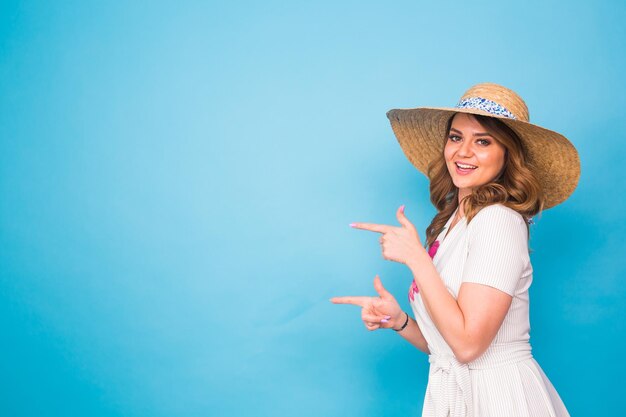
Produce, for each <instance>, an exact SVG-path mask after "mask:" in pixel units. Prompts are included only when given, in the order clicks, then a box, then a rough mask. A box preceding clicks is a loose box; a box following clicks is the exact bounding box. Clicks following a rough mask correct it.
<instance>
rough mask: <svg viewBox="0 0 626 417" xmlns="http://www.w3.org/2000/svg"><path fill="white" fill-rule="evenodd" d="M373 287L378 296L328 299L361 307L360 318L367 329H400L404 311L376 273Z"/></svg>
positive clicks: (335, 302)
mask: <svg viewBox="0 0 626 417" xmlns="http://www.w3.org/2000/svg"><path fill="white" fill-rule="evenodd" d="M374 288H375V289H376V292H377V293H378V297H333V298H331V299H330V301H331V302H332V303H334V304H352V305H355V306H359V307H361V319H362V320H363V323H364V324H365V327H366V328H367V329H368V330H376V329H380V328H383V329H390V328H393V329H400V327H402V325H403V324H404V321H405V317H404V313H403V311H402V309H401V308H400V305H399V304H398V302H397V301H396V299H395V298H394V297H393V295H391V293H390V292H389V291H387V290H386V289H385V287H383V283H382V282H381V281H380V278H379V277H378V275H376V277H375V278H374Z"/></svg>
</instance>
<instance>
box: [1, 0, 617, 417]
mask: <svg viewBox="0 0 626 417" xmlns="http://www.w3.org/2000/svg"><path fill="white" fill-rule="evenodd" d="M221 3H222V4H218V3H217V2H202V1H196V2H193V1H192V2H184V3H183V2H174V1H172V2H166V1H161V2H126V1H125V2H117V3H113V2H87V1H59V2H50V1H30V2H18V1H9V0H4V1H2V2H1V3H0V147H1V148H0V330H1V342H0V375H1V378H0V381H1V382H0V383H1V384H2V386H1V387H0V415H2V416H150V417H158V416H180V417H184V416H292V415H296V413H297V414H298V415H301V416H408V415H420V413H421V407H422V401H423V395H424V390H425V387H426V382H427V374H428V362H427V357H426V356H425V355H424V354H422V353H421V352H419V351H417V350H415V349H414V348H413V347H412V346H410V345H409V344H408V343H406V342H404V341H403V340H402V339H401V338H399V337H398V336H397V335H396V334H394V333H393V332H389V331H379V332H373V333H370V332H368V331H366V330H365V328H364V327H363V326H362V323H361V321H360V314H359V311H358V308H356V307H351V306H335V305H332V304H330V303H329V302H328V298H329V297H331V296H334V295H350V294H352V295H366V294H374V290H373V288H372V279H373V278H374V275H375V274H380V276H381V277H382V280H383V282H384V283H385V285H386V286H387V287H388V288H389V289H390V290H391V291H392V292H394V293H395V294H396V295H397V297H398V299H399V300H401V302H402V303H403V306H404V308H405V309H407V310H408V309H409V306H408V303H407V299H406V292H407V288H408V285H409V282H410V278H411V277H410V274H409V272H408V270H407V269H406V267H404V266H403V265H399V264H394V263H391V262H387V261H384V260H383V259H382V257H381V254H380V249H379V245H378V241H377V235H374V234H370V233H368V232H364V231H357V230H353V229H351V228H350V227H349V226H348V224H349V223H350V222H353V221H371V222H378V223H392V224H396V223H395V210H396V209H397V207H398V206H399V205H401V204H406V205H407V209H406V213H407V216H408V217H409V219H411V220H412V221H413V222H414V224H415V225H416V226H417V227H418V229H419V230H420V233H421V236H422V237H423V236H424V233H423V232H424V230H425V228H426V226H427V225H428V223H429V222H430V219H431V218H432V216H433V215H434V214H435V211H434V208H433V207H432V206H431V205H430V203H429V199H428V182H427V180H426V178H425V177H424V176H423V175H422V174H420V173H419V172H417V171H416V170H415V169H414V168H413V167H412V166H411V165H410V163H409V162H408V161H407V160H406V158H405V157H404V155H403V153H402V151H401V149H400V147H399V146H398V144H397V142H396V140H395V138H394V136H393V133H392V131H391V128H390V126H389V123H388V121H387V119H386V117H385V112H386V111H387V110H389V109H391V108H401V107H417V106H450V105H454V104H455V103H456V101H457V100H458V98H459V97H460V96H461V94H462V93H463V92H464V91H465V90H466V89H467V88H468V87H469V86H471V85H473V84H475V83H478V82H484V81H491V82H496V83H500V84H503V85H505V86H508V87H510V88H512V89H514V90H516V91H517V92H518V93H520V94H521V96H522V97H524V99H525V100H526V102H527V104H528V106H529V108H530V113H531V121H533V122H535V123H537V124H539V125H541V126H545V127H548V128H550V129H553V130H556V131H559V132H562V133H563V134H565V135H566V136H567V137H568V138H570V140H571V141H572V142H573V143H574V144H575V146H576V147H577V148H578V150H579V153H580V157H581V162H582V176H581V179H580V183H579V187H578V189H577V190H576V192H575V193H574V194H573V196H572V197H571V198H570V199H569V200H568V201H567V202H566V203H564V204H562V205H560V206H558V207H556V208H553V209H550V210H548V211H546V212H544V213H543V215H542V216H541V217H540V218H539V219H538V221H537V224H536V225H535V226H533V229H532V239H531V246H532V248H533V249H534V252H533V254H532V261H533V266H534V269H535V281H534V284H533V286H532V288H531V300H532V303H531V305H532V310H531V323H532V331H531V336H532V337H531V343H532V344H533V348H534V349H533V351H534V354H535V357H536V359H537V360H538V362H539V363H540V364H541V366H542V368H543V369H544V371H545V372H546V374H547V375H548V377H549V378H550V379H551V381H552V382H553V384H554V385H555V387H556V388H557V390H558V392H559V394H560V395H561V397H562V398H563V400H564V402H565V404H566V405H567V407H568V409H569V411H570V412H571V414H572V415H576V416H585V415H593V414H594V412H595V411H596V407H597V406H598V405H599V404H602V407H603V409H604V413H605V414H607V415H610V414H613V415H615V414H619V413H620V412H621V410H622V408H621V406H622V404H623V403H622V400H623V398H622V397H623V394H624V385H623V381H622V379H621V376H622V375H623V374H624V373H625V372H626V365H625V363H626V362H624V361H623V360H622V356H621V355H622V353H623V351H624V348H625V340H624V337H625V336H624V335H625V332H624V330H625V326H624V308H623V306H624V304H625V303H626V291H625V290H624V279H623V278H624V276H625V273H626V262H625V260H624V255H625V253H626V243H625V241H626V240H625V239H624V234H625V233H626V224H625V222H624V213H626V194H625V191H626V188H625V186H624V178H623V177H624V174H623V172H624V170H623V167H624V152H623V151H624V145H625V140H624V132H625V131H626V119H625V118H624V97H625V96H626V88H625V87H626V83H625V82H624V78H623V74H624V67H625V65H626V52H625V51H626V45H625V43H626V26H625V25H624V24H623V22H624V21H625V20H626V3H624V2H623V1H596V2H579V1H573V2H572V1H565V0H559V1H550V0H548V1H545V0H542V1H538V0H533V1H528V2H516V3H513V2H511V3H509V2H502V1H477V2H472V3H471V4H470V3H466V2H461V1H458V2H449V1H442V2H424V1H394V2H383V1H342V2H322V1H320V2H289V1H282V2H280V1H263V2H261V1H258V2H241V1H233V2H221Z"/></svg>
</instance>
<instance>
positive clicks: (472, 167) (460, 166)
mask: <svg viewBox="0 0 626 417" xmlns="http://www.w3.org/2000/svg"><path fill="white" fill-rule="evenodd" d="M456 165H457V166H458V167H459V168H463V169H474V168H476V167H475V166H474V165H464V164H460V163H458V162H457V163H456Z"/></svg>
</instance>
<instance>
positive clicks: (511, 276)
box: [409, 204, 569, 417]
mask: <svg viewBox="0 0 626 417" xmlns="http://www.w3.org/2000/svg"><path fill="white" fill-rule="evenodd" d="M455 214H456V212H455V213H453V214H452V216H451V217H450V219H448V222H447V223H446V226H445V228H444V229H443V230H442V232H441V233H440V234H439V236H438V238H437V241H438V242H439V246H438V247H435V245H433V248H431V255H432V256H433V263H434V264H435V268H436V269H437V271H439V274H440V275H441V278H442V280H443V282H444V283H445V285H446V288H447V289H448V291H449V292H450V293H451V294H452V295H453V296H454V298H457V295H458V292H459V288H460V287H461V284H462V283H463V282H475V283H479V284H483V285H488V286H490V287H494V288H497V289H499V290H501V291H504V292H505V293H507V294H509V295H511V296H512V297H513V300H512V303H511V307H510V308H509V311H508V313H507V315H506V317H505V318H504V321H503V323H502V326H501V327H500V330H499V331H498V333H497V334H496V337H495V338H494V340H493V342H492V343H491V345H490V346H489V348H488V349H487V351H486V352H485V353H484V354H483V355H482V356H480V357H479V358H477V359H476V360H474V361H473V362H470V363H468V364H462V363H460V362H459V361H458V360H456V358H455V357H454V355H453V353H452V349H450V347H449V346H448V344H447V343H446V341H445V340H444V339H443V337H442V336H441V334H440V333H439V331H438V330H437V328H436V327H435V325H434V324H433V322H432V320H431V319H430V316H429V315H428V313H427V312H426V308H425V307H424V303H423V301H422V297H421V294H420V291H419V289H418V288H417V286H416V285H415V282H413V283H412V285H411V288H410V289H409V299H410V303H411V307H412V309H413V313H414V316H415V320H416V321H417V324H418V325H419V327H420V329H421V331H422V333H423V335H424V338H425V339H426V341H427V342H428V348H429V350H430V352H431V354H430V355H429V357H428V360H429V362H430V371H429V376H428V386H427V388H426V395H425V398H424V408H423V410H422V416H427V417H445V416H451V417H564V416H569V413H568V412H567V410H566V408H565V406H564V405H563V402H562V401H561V398H560V397H559V395H558V393H557V392H556V390H555V389H554V387H553V386H552V384H551V383H550V380H549V379H548V377H547V376H546V375H545V374H544V372H543V371H542V369H541V367H540V366H539V364H538V363H537V362H536V361H535V359H534V358H533V356H532V354H531V346H530V343H529V339H530V323H529V315H528V307H529V303H528V288H529V287H530V285H531V283H532V279H533V278H532V272H533V269H532V265H531V263H530V257H529V254H528V243H527V242H528V232H527V228H526V223H525V221H524V219H523V217H522V216H521V215H520V214H519V213H517V212H516V211H514V210H512V209H510V208H508V207H505V206H503V205H501V204H494V205H491V206H488V207H485V208H483V209H482V210H480V211H479V212H478V213H477V214H476V215H475V216H474V218H473V219H472V221H471V222H470V224H469V225H467V222H466V219H465V217H462V218H461V220H459V222H458V223H457V224H456V225H455V226H454V227H453V228H452V230H451V231H450V233H449V234H448V235H447V236H446V233H447V232H448V228H449V227H450V223H451V220H452V219H453V218H454V215H455Z"/></svg>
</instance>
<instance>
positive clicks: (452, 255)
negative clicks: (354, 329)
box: [331, 83, 580, 417]
mask: <svg viewBox="0 0 626 417" xmlns="http://www.w3.org/2000/svg"><path fill="white" fill-rule="evenodd" d="M387 116H388V117H389V119H390V121H391V124H392V127H393V130H394V132H395V134H396V137H397V139H398V141H399V143H400V145H401V147H402V149H403V151H404V152H405V154H406V155H407V157H408V159H409V160H410V161H411V162H412V163H413V164H414V165H415V167H416V168H417V169H418V170H420V171H421V172H423V173H425V174H426V175H427V176H428V177H429V179H430V181H431V182H430V194H431V201H432V203H433V204H434V205H435V207H436V208H437V210H438V213H437V215H436V216H435V217H434V219H433V221H432V222H431V224H430V226H429V227H428V228H427V230H426V246H427V247H428V248H429V249H428V251H426V249H425V248H424V247H423V246H422V244H421V241H420V238H419V236H418V233H417V231H416V229H415V227H414V226H413V224H412V223H411V222H410V221H409V220H408V219H407V217H406V216H405V215H404V206H401V207H400V208H399V209H398V211H397V213H396V215H397V218H398V221H399V222H400V226H399V227H396V226H389V225H380V224H371V223H353V224H351V226H352V227H355V228H358V229H364V230H370V231H374V232H378V233H380V234H381V237H380V244H381V246H382V252H383V257H384V258H385V259H388V260H392V261H396V262H401V263H404V264H405V265H407V266H408V267H409V269H410V270H411V271H412V273H413V276H414V280H413V282H412V284H411V287H410V289H409V299H410V304H411V307H412V310H413V314H414V317H415V319H411V318H410V317H409V315H408V314H407V313H405V312H403V311H402V310H401V308H400V306H399V304H398V303H397V301H396V300H395V298H394V297H393V296H392V295H391V294H390V293H389V292H388V291H386V290H385V288H384V287H383V285H382V283H381V281H380V279H379V277H378V276H376V278H375V279H374V287H375V288H376V291H377V292H378V294H379V296H378V297H336V298H333V299H331V301H332V302H334V303H337V304H354V305H358V306H360V307H362V314H361V316H362V319H363V322H364V323H365V326H366V327H367V329H369V330H377V329H394V330H395V331H396V332H398V333H399V334H400V335H401V336H402V337H403V338H405V339H406V340H407V341H409V342H410V343H411V344H413V345H414V346H415V347H416V348H418V349H420V350H421V351H423V352H425V353H427V354H429V362H430V372H429V378H428V386H427V388H426V396H425V399H424V408H423V416H448V415H450V416H474V417H487V416H498V417H503V416H568V415H569V414H568V412H567V410H566V408H565V406H564V405H563V402H562V401H561V399H560V397H559V395H558V393H557V392H556V390H555V389H554V387H553V386H552V384H551V383H550V381H549V379H548V378H547V377H546V375H545V374H544V373H543V371H542V370H541V368H540V366H539V364H538V363H537V362H536V361H535V359H534V358H533V356H532V354H531V346H530V343H529V338H530V336H529V332H530V324H529V299H528V289H529V287H530V285H531V282H532V271H533V269H532V265H531V263H530V258H529V251H528V233H529V227H528V225H529V224H530V223H531V219H532V217H533V216H535V215H536V214H538V213H539V212H540V211H541V210H542V209H547V208H550V207H553V206H555V205H557V204H559V203H561V202H563V201H564V200H565V199H567V198H568V197H569V195H571V193H572V192H573V191H574V189H575V188H576V185H577V183H578V178H579V175H580V163H579V159H578V154H577V152H576V150H575V148H574V147H573V145H572V144H571V143H570V142H569V141H568V140H567V139H566V138H565V137H563V136H561V135H560V134H558V133H556V132H552V131H549V130H547V129H544V128H541V127H539V126H536V125H533V124H530V123H529V122H528V110H527V108H526V104H525V103H524V101H523V100H522V99H521V98H520V97H519V96H518V95H517V94H516V93H515V92H513V91H511V90H509V89H506V88H504V87H502V86H499V85H496V84H491V83H484V84H479V85H476V86H474V87H472V88H470V89H469V90H468V91H467V92H466V93H465V94H464V95H463V97H462V98H461V100H460V102H459V104H457V106H456V107H455V108H418V109H404V110H391V111H390V112H389V113H388V114H387Z"/></svg>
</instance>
